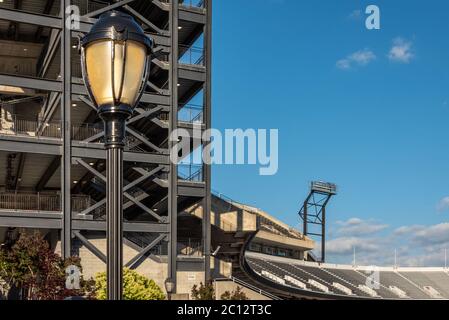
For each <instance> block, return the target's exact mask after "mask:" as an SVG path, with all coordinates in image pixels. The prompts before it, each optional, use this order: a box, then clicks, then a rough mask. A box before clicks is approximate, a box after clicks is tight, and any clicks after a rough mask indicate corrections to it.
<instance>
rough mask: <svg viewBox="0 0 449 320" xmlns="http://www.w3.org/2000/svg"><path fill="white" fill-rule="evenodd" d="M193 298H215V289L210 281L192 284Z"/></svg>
mask: <svg viewBox="0 0 449 320" xmlns="http://www.w3.org/2000/svg"><path fill="white" fill-rule="evenodd" d="M192 298H193V300H215V289H214V284H213V283H212V282H208V283H206V284H205V285H204V284H203V283H200V286H199V287H198V286H197V285H194V286H193V288H192Z"/></svg>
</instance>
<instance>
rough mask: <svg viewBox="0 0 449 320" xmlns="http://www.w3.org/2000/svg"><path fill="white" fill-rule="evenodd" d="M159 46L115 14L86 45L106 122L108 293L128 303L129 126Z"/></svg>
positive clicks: (86, 71) (87, 70) (89, 82)
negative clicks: (126, 208) (126, 183)
mask: <svg viewBox="0 0 449 320" xmlns="http://www.w3.org/2000/svg"><path fill="white" fill-rule="evenodd" d="M152 46H153V42H152V40H151V39H150V38H149V37H147V36H146V35H145V33H144V31H143V30H142V28H141V27H140V26H139V25H138V24H137V23H136V21H135V20H134V19H133V18H132V17H131V16H130V15H127V14H125V13H122V12H118V11H110V12H107V13H104V14H102V15H101V16H100V18H99V19H98V21H97V22H96V23H95V24H94V25H93V27H92V29H91V30H90V32H89V33H88V34H87V35H85V37H84V38H82V39H81V65H82V70H83V78H84V83H85V85H86V87H87V90H88V92H89V95H90V97H91V99H92V101H93V103H94V104H95V106H96V107H97V110H98V115H99V117H100V118H101V119H102V120H103V122H104V131H105V147H106V149H107V158H106V162H107V165H106V175H107V187H106V197H107V204H106V211H107V260H108V261H107V279H108V280H107V283H108V286H107V292H108V299H109V300H121V299H122V292H123V288H122V277H123V270H122V269H123V267H122V264H123V253H122V245H123V239H122V238H123V148H124V146H125V135H126V120H127V119H129V117H131V115H132V113H133V110H134V108H135V106H136V104H137V103H138V101H139V100H140V97H141V96H142V94H143V91H144V88H145V85H146V82H147V78H148V74H149V68H150V61H151V60H150V54H151V52H152Z"/></svg>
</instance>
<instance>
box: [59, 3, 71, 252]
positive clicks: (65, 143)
mask: <svg viewBox="0 0 449 320" xmlns="http://www.w3.org/2000/svg"><path fill="white" fill-rule="evenodd" d="M70 3H71V0H61V11H62V15H63V17H64V19H63V20H64V21H68V19H69V18H70V13H67V12H66V8H68V7H69V6H70ZM71 41H72V31H71V29H70V25H67V23H64V24H63V26H62V34H61V78H62V87H63V93H62V97H61V119H62V128H61V131H62V137H63V139H62V158H61V193H62V196H61V201H62V213H63V224H62V227H63V228H62V230H61V247H62V248H61V253H62V256H63V257H64V258H69V257H70V256H71V255H72V253H71V251H72V250H71V248H72V246H71V239H72V195H71V189H72V181H71V165H72V143H71V141H72V130H71V118H70V111H71V106H72V70H71V68H72V64H71V61H72V60H71V50H72V45H71Z"/></svg>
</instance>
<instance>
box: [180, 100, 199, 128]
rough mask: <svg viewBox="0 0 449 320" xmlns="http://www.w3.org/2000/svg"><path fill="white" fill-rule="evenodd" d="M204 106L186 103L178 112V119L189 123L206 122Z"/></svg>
mask: <svg viewBox="0 0 449 320" xmlns="http://www.w3.org/2000/svg"><path fill="white" fill-rule="evenodd" d="M203 115H204V111H203V107H202V106H199V105H193V104H186V105H185V106H183V107H182V109H180V110H179V112H178V120H179V121H181V122H187V123H199V124H202V123H204V120H203Z"/></svg>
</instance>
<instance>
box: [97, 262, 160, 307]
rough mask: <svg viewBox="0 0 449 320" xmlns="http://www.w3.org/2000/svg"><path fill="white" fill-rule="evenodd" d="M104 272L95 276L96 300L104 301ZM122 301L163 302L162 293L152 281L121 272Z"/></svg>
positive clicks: (126, 271) (135, 273) (133, 272)
mask: <svg viewBox="0 0 449 320" xmlns="http://www.w3.org/2000/svg"><path fill="white" fill-rule="evenodd" d="M106 283H107V282H106V272H101V273H98V274H97V275H96V276H95V288H96V291H95V293H96V298H97V299H98V300H106V299H107V295H106ZM123 299H124V300H165V295H164V292H163V291H162V290H161V288H160V287H159V286H158V285H157V284H156V283H155V282H154V281H153V280H150V279H148V278H147V277H144V276H142V275H140V274H138V273H137V272H135V271H133V270H130V269H126V268H125V269H124V270H123Z"/></svg>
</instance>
